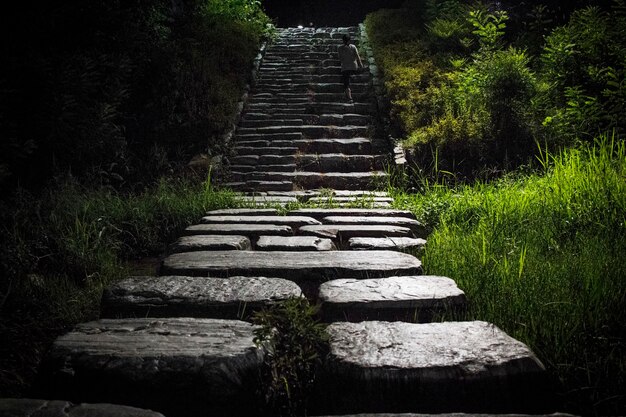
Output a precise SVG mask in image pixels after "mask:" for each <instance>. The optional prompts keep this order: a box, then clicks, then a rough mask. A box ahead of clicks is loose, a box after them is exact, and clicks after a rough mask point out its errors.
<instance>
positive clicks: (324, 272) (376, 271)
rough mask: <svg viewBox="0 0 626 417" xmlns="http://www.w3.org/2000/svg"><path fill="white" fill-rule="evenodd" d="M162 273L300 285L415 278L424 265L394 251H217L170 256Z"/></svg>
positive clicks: (413, 258)
mask: <svg viewBox="0 0 626 417" xmlns="http://www.w3.org/2000/svg"><path fill="white" fill-rule="evenodd" d="M162 270H163V273H164V274H172V275H195V276H198V275H201V276H207V275H208V276H221V277H228V276H238V275H243V276H270V277H277V278H285V279H289V280H292V281H296V282H300V281H306V280H322V281H323V280H328V279H335V278H375V277H384V276H393V275H401V274H402V275H415V274H419V273H420V271H421V262H420V261H419V260H418V259H417V258H415V257H414V256H411V255H408V254H405V253H398V252H393V251H368V252H365V251H328V252H313V251H310V252H284V251H280V252H260V251H215V252H187V253H176V254H173V255H170V256H168V257H167V258H165V260H164V261H163V266H162Z"/></svg>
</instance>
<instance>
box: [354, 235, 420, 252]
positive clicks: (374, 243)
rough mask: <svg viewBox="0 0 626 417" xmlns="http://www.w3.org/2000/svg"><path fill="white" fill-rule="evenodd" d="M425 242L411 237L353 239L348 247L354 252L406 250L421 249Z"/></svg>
mask: <svg viewBox="0 0 626 417" xmlns="http://www.w3.org/2000/svg"><path fill="white" fill-rule="evenodd" d="M424 245H426V240H424V239H420V238H411V237H379V238H377V237H353V238H352V239H350V240H348V247H349V248H350V249H355V250H399V251H403V250H408V249H421V248H423V247H424Z"/></svg>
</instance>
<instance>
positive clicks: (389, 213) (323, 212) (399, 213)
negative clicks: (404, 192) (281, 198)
mask: <svg viewBox="0 0 626 417" xmlns="http://www.w3.org/2000/svg"><path fill="white" fill-rule="evenodd" d="M287 215H288V216H309V217H313V218H315V219H318V220H321V219H323V218H324V217H328V216H374V217H406V218H409V219H415V215H414V214H413V213H411V212H410V211H408V210H392V209H389V210H388V209H384V210H380V209H357V208H339V209H318V208H308V209H299V210H292V211H290V212H288V213H287Z"/></svg>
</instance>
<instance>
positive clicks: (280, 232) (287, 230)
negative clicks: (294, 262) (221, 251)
mask: <svg viewBox="0 0 626 417" xmlns="http://www.w3.org/2000/svg"><path fill="white" fill-rule="evenodd" d="M184 234H185V235H188V236H191V235H244V236H248V237H250V238H258V237H259V236H261V235H277V236H291V235H293V230H292V229H291V227H289V226H285V225H275V224H241V223H240V224H195V225H193V226H189V227H187V228H186V229H185V231H184Z"/></svg>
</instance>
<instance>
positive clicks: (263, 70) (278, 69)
mask: <svg viewBox="0 0 626 417" xmlns="http://www.w3.org/2000/svg"><path fill="white" fill-rule="evenodd" d="M272 73H276V74H320V75H321V74H340V73H341V66H336V67H335V66H332V67H321V66H317V65H307V66H304V67H301V66H298V65H297V64H296V65H289V66H287V65H283V66H280V65H261V67H260V68H259V75H265V74H272Z"/></svg>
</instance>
